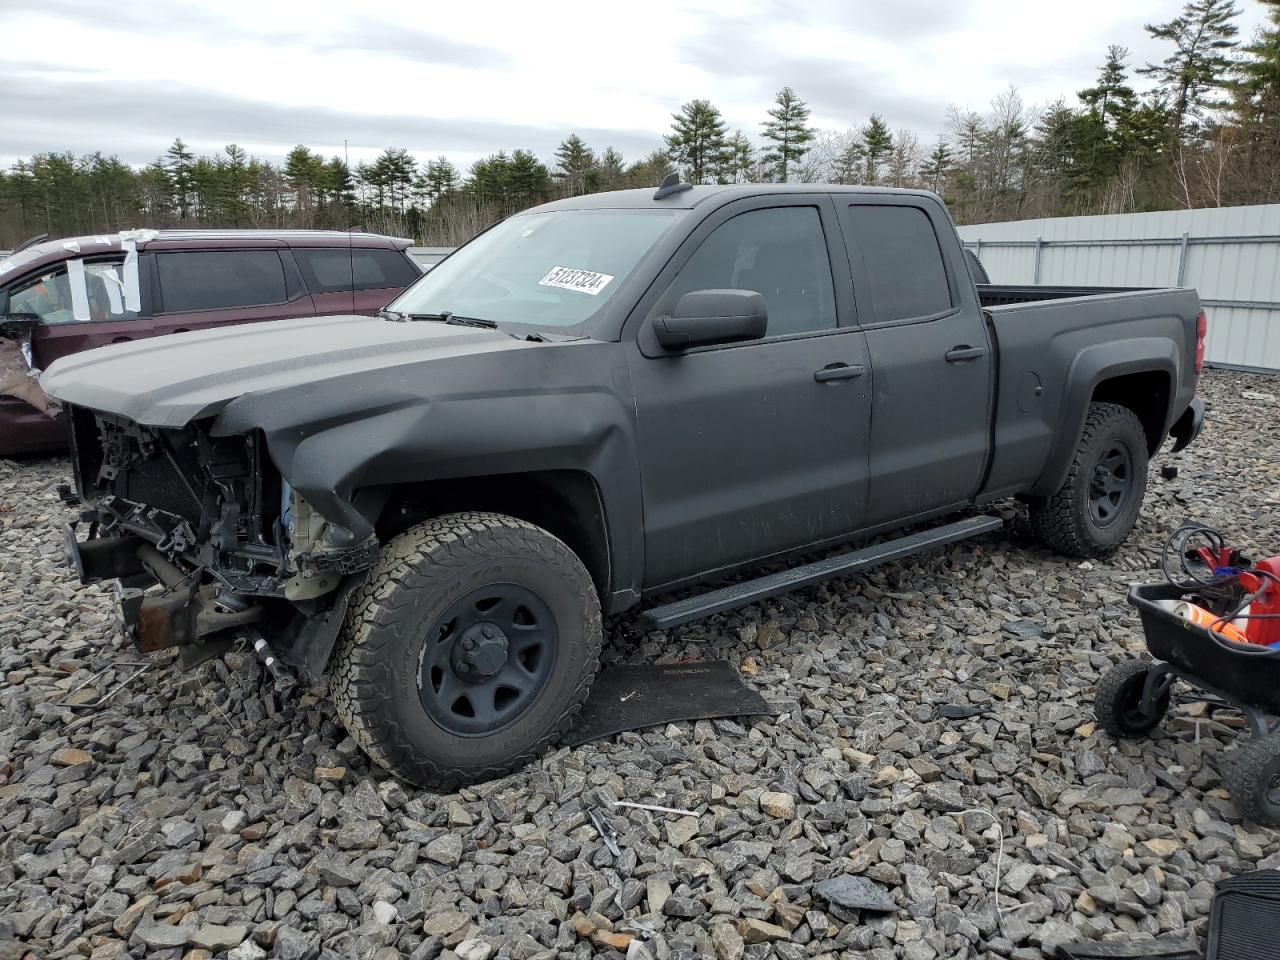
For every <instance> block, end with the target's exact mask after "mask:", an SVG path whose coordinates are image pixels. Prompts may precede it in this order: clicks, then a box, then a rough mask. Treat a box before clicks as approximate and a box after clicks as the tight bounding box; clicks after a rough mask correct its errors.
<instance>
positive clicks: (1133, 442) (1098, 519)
mask: <svg viewBox="0 0 1280 960" xmlns="http://www.w3.org/2000/svg"><path fill="white" fill-rule="evenodd" d="M1146 489H1147V435H1146V432H1145V431H1144V430H1143V428H1142V421H1141V420H1139V419H1138V415H1137V414H1136V413H1134V412H1133V411H1132V410H1130V409H1129V408H1128V407H1122V406H1120V405H1119V404H1116V403H1091V404H1089V412H1088V415H1087V416H1086V417H1085V421H1084V430H1082V431H1081V433H1080V441H1079V443H1078V444H1077V445H1076V451H1075V455H1074V457H1073V458H1072V461H1071V467H1070V469H1069V470H1068V472H1067V479H1066V481H1065V482H1064V483H1063V485H1062V486H1061V487H1060V488H1059V490H1058V492H1057V493H1055V494H1054V495H1053V496H1051V497H1045V498H1043V499H1040V500H1034V501H1032V502H1031V504H1030V507H1031V511H1030V513H1031V531H1032V533H1033V534H1034V536H1035V538H1036V539H1037V540H1039V541H1040V542H1041V543H1043V544H1044V545H1045V546H1047V547H1051V548H1052V549H1054V550H1056V551H1058V552H1059V553H1064V554H1066V555H1067V556H1070V557H1106V556H1109V555H1111V554H1112V553H1114V552H1115V551H1116V550H1117V549H1118V548H1119V546H1120V544H1122V543H1123V542H1124V541H1125V539H1126V538H1127V537H1128V536H1129V534H1130V533H1131V532H1132V531H1133V526H1134V524H1135V523H1137V521H1138V513H1139V512H1140V511H1141V510H1142V498H1143V496H1144V495H1145V494H1146Z"/></svg>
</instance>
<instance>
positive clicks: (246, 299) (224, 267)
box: [156, 250, 289, 313]
mask: <svg viewBox="0 0 1280 960" xmlns="http://www.w3.org/2000/svg"><path fill="white" fill-rule="evenodd" d="M156 273H157V275H158V276H159V278H160V301H161V303H162V304H163V311H164V312H165V313H186V312H188V311H193V310H217V309H225V308H227V307H254V306H259V305H262V304H271V303H285V302H286V301H288V299H289V295H288V293H287V291H286V289H285V281H284V266H283V265H282V264H281V262H280V255H279V254H278V253H276V252H275V251H274V250H179V251H173V252H170V251H162V252H160V253H157V254H156Z"/></svg>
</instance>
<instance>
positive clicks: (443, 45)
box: [310, 22, 512, 70]
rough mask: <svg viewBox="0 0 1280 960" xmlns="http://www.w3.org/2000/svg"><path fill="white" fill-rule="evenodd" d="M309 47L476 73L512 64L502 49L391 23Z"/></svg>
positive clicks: (367, 25)
mask: <svg viewBox="0 0 1280 960" xmlns="http://www.w3.org/2000/svg"><path fill="white" fill-rule="evenodd" d="M310 47H311V49H313V50H315V51H316V52H317V53H326V54H328V53H354V52H360V53H373V54H378V55H382V56H394V57H400V58H402V59H405V60H413V61H419V62H423V63H431V64H441V63H447V64H452V65H455V66H460V67H467V68H469V69H473V70H480V69H486V68H487V69H499V68H505V67H508V66H510V65H511V63H512V59H511V56H510V54H508V53H506V52H504V51H502V50H495V49H493V48H491V47H483V46H480V45H479V44H475V43H468V42H466V41H464V40H453V39H451V38H449V37H445V36H440V35H438V34H432V33H424V32H422V31H419V30H414V29H412V28H406V27H405V26H403V25H398V24H391V23H375V22H366V23H361V24H360V25H359V26H357V27H354V28H352V29H350V30H344V31H342V33H340V34H338V35H336V36H333V37H324V38H321V39H319V40H317V41H315V42H313V43H311V44H310Z"/></svg>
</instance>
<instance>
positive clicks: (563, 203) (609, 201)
mask: <svg viewBox="0 0 1280 960" xmlns="http://www.w3.org/2000/svg"><path fill="white" fill-rule="evenodd" d="M656 190H657V188H656V187H642V188H640V189H637V190H610V191H608V192H606V193H588V194H583V195H582V196H580V197H568V198H566V199H564V200H555V201H552V202H551V203H544V204H542V205H541V206H538V207H534V208H533V209H534V210H604V209H634V208H648V209H653V210H663V209H665V210H671V209H675V210H692V209H693V208H694V207H696V206H698V205H699V204H701V203H705V202H707V201H708V200H711V199H713V198H714V199H716V200H717V201H719V202H724V203H727V202H728V201H730V200H737V199H739V198H741V197H756V196H765V195H774V194H779V193H848V194H863V195H865V194H895V195H900V196H901V195H906V196H916V197H930V198H932V199H935V200H936V199H938V198H937V195H936V194H933V193H930V192H929V191H928V190H910V189H905V188H901V187H863V186H847V185H845V184H840V183H728V184H718V183H712V184H702V185H698V186H690V187H689V188H688V189H685V190H681V191H680V192H679V193H673V194H670V195H668V196H666V197H663V198H662V199H661V200H655V199H654V193H655V191H656ZM939 202H941V201H939Z"/></svg>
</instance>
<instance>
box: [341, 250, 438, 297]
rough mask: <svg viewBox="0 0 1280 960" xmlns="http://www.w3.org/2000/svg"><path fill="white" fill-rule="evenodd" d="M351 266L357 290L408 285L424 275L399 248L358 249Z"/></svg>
mask: <svg viewBox="0 0 1280 960" xmlns="http://www.w3.org/2000/svg"><path fill="white" fill-rule="evenodd" d="M351 266H352V269H353V271H354V277H353V281H354V283H355V288H356V289H357V290H377V289H378V288H380V287H407V286H408V285H409V284H411V283H413V281H415V280H417V279H418V277H420V276H422V274H421V272H419V270H418V268H417V267H415V266H414V265H413V264H412V263H410V262H409V261H408V259H406V257H405V255H404V254H403V253H400V252H399V251H397V250H356V251H355V257H354V258H353V259H352V261H351Z"/></svg>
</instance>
